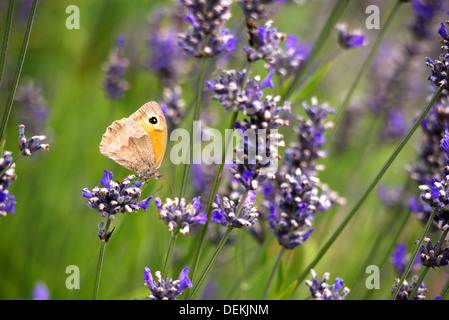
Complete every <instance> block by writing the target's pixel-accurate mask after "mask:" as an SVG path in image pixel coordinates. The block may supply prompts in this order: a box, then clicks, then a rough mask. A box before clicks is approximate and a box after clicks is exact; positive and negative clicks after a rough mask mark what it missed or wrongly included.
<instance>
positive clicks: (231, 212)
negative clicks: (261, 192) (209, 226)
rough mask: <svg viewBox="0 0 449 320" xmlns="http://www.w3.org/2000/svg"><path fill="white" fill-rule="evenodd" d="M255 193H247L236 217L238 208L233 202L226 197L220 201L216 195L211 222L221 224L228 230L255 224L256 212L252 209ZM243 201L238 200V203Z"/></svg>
mask: <svg viewBox="0 0 449 320" xmlns="http://www.w3.org/2000/svg"><path fill="white" fill-rule="evenodd" d="M255 198H256V193H255V192H254V191H249V192H248V196H247V197H246V199H245V200H244V201H245V202H244V203H243V205H242V209H241V211H240V213H239V215H238V216H236V213H237V208H238V206H237V205H236V204H235V203H234V201H232V200H229V199H228V198H227V197H223V198H221V199H220V197H219V196H218V194H217V195H216V197H215V202H214V203H213V204H212V208H213V211H212V219H211V221H212V222H215V223H217V224H221V225H223V226H225V227H229V228H249V227H251V226H253V225H254V224H255V223H256V222H257V219H256V218H257V217H258V215H259V214H258V212H257V208H256V207H254V204H253V203H254V199H255ZM242 200H243V199H241V198H240V201H242Z"/></svg>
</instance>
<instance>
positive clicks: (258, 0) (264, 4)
mask: <svg viewBox="0 0 449 320" xmlns="http://www.w3.org/2000/svg"><path fill="white" fill-rule="evenodd" d="M277 2H281V3H283V2H285V0H239V3H240V6H241V7H242V10H243V13H244V14H245V17H247V18H251V19H254V20H261V19H265V18H267V17H268V16H269V14H270V12H269V9H268V7H269V6H270V5H271V4H274V3H277Z"/></svg>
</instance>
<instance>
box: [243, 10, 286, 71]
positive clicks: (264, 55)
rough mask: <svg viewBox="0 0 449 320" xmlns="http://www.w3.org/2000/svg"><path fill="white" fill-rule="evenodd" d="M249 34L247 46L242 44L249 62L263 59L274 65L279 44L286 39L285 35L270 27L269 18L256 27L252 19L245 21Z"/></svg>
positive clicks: (278, 51)
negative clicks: (263, 23)
mask: <svg viewBox="0 0 449 320" xmlns="http://www.w3.org/2000/svg"><path fill="white" fill-rule="evenodd" d="M246 24H247V26H246V27H247V30H248V34H249V46H244V47H243V50H245V51H246V53H247V59H248V61H249V62H254V61H257V60H265V62H266V63H267V64H269V65H275V64H276V62H277V57H278V56H279V54H280V52H281V51H280V48H279V45H280V43H281V42H282V41H284V40H285V39H286V35H285V34H283V33H280V32H278V31H277V29H276V28H272V25H273V21H272V20H269V21H267V22H266V23H265V25H264V26H263V27H260V26H259V27H257V26H256V25H255V24H254V23H253V21H252V20H250V19H248V20H247V21H246Z"/></svg>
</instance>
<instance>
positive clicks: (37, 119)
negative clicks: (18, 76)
mask: <svg viewBox="0 0 449 320" xmlns="http://www.w3.org/2000/svg"><path fill="white" fill-rule="evenodd" d="M41 91H42V90H41V88H39V87H37V86H35V84H34V83H33V82H32V81H30V82H28V83H27V84H26V85H23V86H20V87H19V88H18V91H17V94H16V97H15V100H16V101H17V102H19V103H20V106H21V108H20V109H21V110H20V113H21V119H22V122H23V123H25V124H26V126H27V127H28V128H31V131H32V132H40V131H42V130H43V126H44V124H45V122H46V121H47V119H48V114H49V111H48V106H47V105H46V103H45V101H44V98H43V97H42V92H41Z"/></svg>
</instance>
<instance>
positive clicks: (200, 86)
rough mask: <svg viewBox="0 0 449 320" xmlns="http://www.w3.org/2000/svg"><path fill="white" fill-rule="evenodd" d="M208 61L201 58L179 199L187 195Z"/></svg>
mask: <svg viewBox="0 0 449 320" xmlns="http://www.w3.org/2000/svg"><path fill="white" fill-rule="evenodd" d="M206 61H207V58H205V57H203V58H201V64H200V71H199V73H198V89H197V92H196V102H195V109H194V112H193V119H192V131H191V133H190V134H191V136H190V149H189V152H188V154H189V159H186V160H187V161H186V164H185V165H184V171H183V174H182V180H181V189H180V192H179V198H182V197H183V196H184V195H185V189H186V185H187V179H188V177H189V174H190V166H191V165H192V162H193V140H194V139H195V132H194V131H195V121H198V120H199V118H200V113H201V98H202V94H203V87H204V73H205V69H206Z"/></svg>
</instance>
